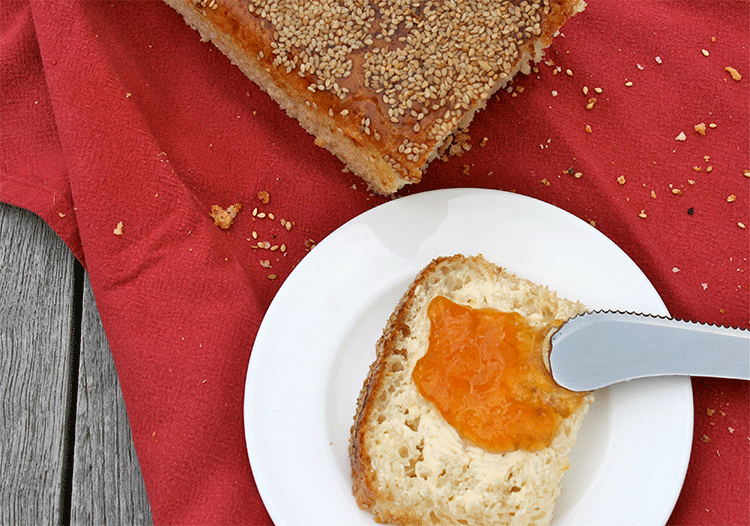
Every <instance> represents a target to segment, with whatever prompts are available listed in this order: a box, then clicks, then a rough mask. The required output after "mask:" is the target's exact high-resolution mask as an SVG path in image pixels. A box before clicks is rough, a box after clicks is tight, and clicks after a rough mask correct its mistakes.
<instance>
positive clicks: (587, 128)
mask: <svg viewBox="0 0 750 526" xmlns="http://www.w3.org/2000/svg"><path fill="white" fill-rule="evenodd" d="M592 131H593V130H592V129H591V126H589V125H588V124H587V125H586V133H591V132H592Z"/></svg>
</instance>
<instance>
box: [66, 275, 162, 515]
mask: <svg viewBox="0 0 750 526" xmlns="http://www.w3.org/2000/svg"><path fill="white" fill-rule="evenodd" d="M76 413H77V414H76V432H75V461H74V467H73V493H72V498H71V524H76V525H96V526H99V525H106V524H116V525H119V524H128V525H141V524H153V521H152V518H151V509H150V507H149V503H148V498H147V497H146V490H145V487H144V485H143V475H142V474H141V469H140V465H139V464H138V457H137V456H136V453H135V448H134V447H133V440H132V436H131V433H130V425H129V423H128V416H127V413H126V411H125V402H124V401H123V398H122V391H121V390H120V384H119V382H118V380H117V372H116V369H115V363H114V360H113V359H112V353H111V352H110V348H109V344H108V343H107V338H106V336H105V334H104V329H103V328H102V322H101V318H100V317H99V313H98V311H97V310H96V303H95V300H94V294H93V292H92V290H91V285H90V283H89V280H88V278H87V279H86V280H85V281H84V292H83V315H82V322H81V354H80V365H79V375H78V401H77V404H76Z"/></svg>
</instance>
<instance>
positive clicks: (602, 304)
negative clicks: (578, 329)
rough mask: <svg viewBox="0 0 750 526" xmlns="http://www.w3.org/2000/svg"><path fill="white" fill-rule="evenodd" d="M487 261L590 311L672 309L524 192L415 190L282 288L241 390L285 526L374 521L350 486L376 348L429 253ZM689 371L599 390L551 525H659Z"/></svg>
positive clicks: (371, 216) (682, 446)
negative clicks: (356, 423)
mask: <svg viewBox="0 0 750 526" xmlns="http://www.w3.org/2000/svg"><path fill="white" fill-rule="evenodd" d="M455 253H464V254H467V255H473V254H477V253H481V254H483V255H484V256H485V257H486V258H487V259H489V260H490V261H493V262H495V263H497V264H498V265H501V266H503V267H505V268H507V269H508V270H510V271H511V272H514V273H516V274H517V275H519V276H522V277H525V278H529V279H531V280H533V281H535V282H537V283H541V284H547V285H549V286H550V287H551V288H552V289H554V290H556V291H557V292H558V293H559V294H560V295H562V296H564V297H567V298H569V299H578V300H581V301H582V302H584V303H585V304H586V305H587V306H588V307H590V308H595V309H599V308H602V309H605V308H606V309H620V310H631V311H638V312H650V313H654V314H661V315H668V312H667V309H666V307H665V306H664V303H663V302H662V301H661V299H660V298H659V295H658V294H657V293H656V291H655V290H654V288H653V286H652V285H651V284H650V283H649V281H648V279H647V278H646V277H645V276H644V274H643V273H642V272H641V271H640V270H639V269H638V267H637V266H636V265H635V264H634V263H633V261H631V260H630V258H628V257H627V255H625V253H624V252H622V251H621V250H620V249H619V248H618V247H617V246H615V245H614V244H613V243H612V242H611V241H610V240H609V239H607V238H606V237H605V236H604V235H602V234H601V233H600V232H599V231H597V230H596V229H594V228H592V227H591V226H590V225H589V224H587V223H585V222H584V221H581V220H580V219H577V218H576V217H574V216H573V215H571V214H569V213H567V212H565V211H563V210H561V209H559V208H555V207H553V206H551V205H548V204H546V203H543V202H541V201H537V200H534V199H531V198H528V197H523V196H520V195H516V194H509V193H505V192H499V191H488V190H463V189H461V190H442V191H436V192H425V193H421V194H417V195H414V196H411V197H404V198H400V199H397V200H394V201H391V202H389V203H387V204H384V205H381V206H379V207H376V208H374V209H372V210H370V211H368V212H366V213H364V214H362V215H361V216H359V217H357V218H355V219H353V220H351V221H350V222H348V223H346V224H345V225H343V226H342V227H341V228H339V229H338V230H336V231H335V232H334V233H332V234H331V235H330V236H329V237H327V238H326V239H325V240H323V241H322V242H321V243H320V244H319V245H318V246H316V247H315V249H314V250H312V251H311V252H310V254H308V255H307V256H306V257H305V258H304V259H303V260H302V262H301V263H300V264H299V265H298V266H297V268H296V269H295V270H294V272H292V273H291V275H290V276H289V278H288V279H287V280H286V282H285V283H284V284H283V286H282V287H281V288H280V290H279V292H278V293H277V295H276V297H275V299H274V300H273V302H272V304H271V306H270V308H269V309H268V312H267V313H266V316H265V318H264V320H263V323H262V324H261V327H260V330H259V331H258V335H257V338H256V341H255V345H254V348H253V352H252V357H251V359H250V364H249V367H248V374H247V382H246V386H245V413H244V416H245V435H246V440H247V449H248V456H249V459H250V465H251V467H252V470H253V474H254V477H255V482H256V484H257V486H258V490H259V491H260V495H261V498H262V499H263V502H264V504H265V505H266V508H267V510H268V512H269V514H270V516H271V518H272V519H273V521H274V522H275V524H276V526H308V525H313V524H321V525H326V526H330V525H342V526H343V525H346V526H356V525H360V524H361V525H366V526H373V525H374V524H375V523H374V521H373V519H372V516H371V515H370V514H369V513H367V512H363V511H361V510H360V509H359V508H358V507H357V504H356V503H355V500H354V497H353V496H352V493H351V483H350V468H349V458H348V451H347V448H348V444H349V430H350V427H351V424H352V421H353V417H354V411H355V409H356V400H357V395H358V393H359V390H360V388H361V386H362V383H363V381H364V379H365V377H366V375H367V369H368V367H369V365H370V363H371V362H372V361H373V360H374V358H375V342H376V341H377V339H378V337H379V336H380V334H381V332H382V329H383V327H384V326H385V323H386V320H387V318H388V316H389V315H390V314H391V312H392V310H393V309H394V307H395V306H396V304H397V303H398V300H399V298H400V297H401V295H402V294H403V292H404V291H405V290H406V288H407V286H408V285H409V283H410V282H411V281H412V279H413V278H414V276H415V275H416V273H417V272H419V271H420V270H421V269H422V268H423V267H424V266H425V265H427V263H429V262H430V261H431V260H432V259H433V258H435V257H437V256H443V255H452V254H455ZM692 435H693V398H692V389H691V385H690V380H689V379H688V378H684V377H674V378H650V379H645V380H637V381H632V382H629V383H627V384H621V385H617V386H613V387H610V388H608V389H605V390H600V391H598V392H597V396H596V401H595V402H594V405H593V406H592V408H591V411H590V412H589V415H588V416H587V417H586V419H585V421H584V424H583V427H582V428H581V431H580V434H579V439H578V442H577V444H576V446H575V448H574V451H573V452H572V458H571V462H570V464H571V468H570V470H569V471H568V472H567V473H566V474H565V476H564V478H563V490H562V494H561V495H560V498H559V500H558V503H557V507H556V510H555V515H554V519H553V524H555V525H576V526H582V525H586V524H592V525H594V524H595V525H601V524H607V525H610V526H613V525H618V524H622V525H632V524H639V525H641V526H646V525H664V524H665V523H666V522H667V520H668V519H669V516H670V513H671V511H672V508H673V507H674V504H675V501H676V500H677V497H678V495H679V493H680V489H681V487H682V483H683V480H684V477H685V472H686V470H687V464H688V460H689V457H690V447H691V443H692Z"/></svg>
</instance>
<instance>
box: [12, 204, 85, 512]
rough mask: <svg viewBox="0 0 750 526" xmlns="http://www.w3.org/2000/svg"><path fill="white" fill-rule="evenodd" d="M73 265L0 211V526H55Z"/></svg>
mask: <svg viewBox="0 0 750 526" xmlns="http://www.w3.org/2000/svg"><path fill="white" fill-rule="evenodd" d="M73 288H74V259H73V256H72V255H71V254H70V251H69V250H68V249H67V247H65V245H64V244H63V242H62V241H61V240H60V238H59V237H57V235H56V234H55V233H54V232H53V231H52V230H51V229H50V228H49V227H48V226H47V225H46V224H45V223H44V222H43V221H41V219H39V218H38V217H36V216H34V215H33V214H31V213H30V212H27V211H23V210H20V209H18V208H14V207H11V206H8V205H5V204H2V203H0V406H1V407H2V410H1V411H0V524H58V523H61V522H63V514H64V508H65V506H64V494H63V487H64V485H63V477H64V476H65V468H66V465H65V458H66V435H67V424H68V409H69V405H70V400H71V391H70V385H71V364H72V354H71V337H72V335H73V332H74V331H73V325H72V320H73V311H74V305H73V301H74V295H73Z"/></svg>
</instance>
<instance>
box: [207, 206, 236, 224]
mask: <svg viewBox="0 0 750 526" xmlns="http://www.w3.org/2000/svg"><path fill="white" fill-rule="evenodd" d="M240 210H242V205H241V204H240V203H235V204H233V205H230V206H229V207H228V208H227V209H226V210H224V209H223V208H221V207H220V206H219V205H213V206H212V207H211V213H210V214H209V215H210V216H211V217H212V218H213V220H214V226H218V227H219V228H221V229H222V230H226V229H227V228H229V227H230V226H232V223H233V222H234V218H235V217H237V213H238V212H239V211H240Z"/></svg>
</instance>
